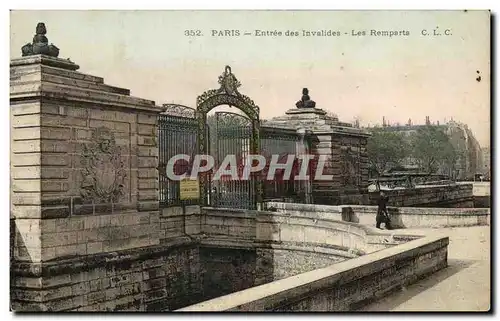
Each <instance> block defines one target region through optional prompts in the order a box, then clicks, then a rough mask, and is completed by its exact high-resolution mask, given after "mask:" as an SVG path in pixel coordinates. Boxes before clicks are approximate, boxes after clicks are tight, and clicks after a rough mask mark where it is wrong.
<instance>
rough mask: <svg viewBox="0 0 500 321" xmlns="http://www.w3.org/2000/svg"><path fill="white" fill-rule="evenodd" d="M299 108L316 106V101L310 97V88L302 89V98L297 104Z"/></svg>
mask: <svg viewBox="0 0 500 321" xmlns="http://www.w3.org/2000/svg"><path fill="white" fill-rule="evenodd" d="M295 106H297V108H315V107H316V102H315V101H314V100H311V98H310V97H309V89H307V88H304V89H302V98H301V99H300V100H299V101H298V102H297V103H296V104H295Z"/></svg>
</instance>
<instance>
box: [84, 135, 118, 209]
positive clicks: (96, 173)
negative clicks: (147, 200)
mask: <svg viewBox="0 0 500 321" xmlns="http://www.w3.org/2000/svg"><path fill="white" fill-rule="evenodd" d="M82 167H83V169H82V172H81V174H82V184H81V189H80V193H81V196H82V197H83V199H84V200H88V201H94V202H96V203H111V202H117V201H118V199H119V198H120V197H121V196H122V195H123V189H124V181H125V177H126V176H127V173H126V171H125V169H124V164H123V161H122V160H121V153H120V148H119V147H118V146H117V145H116V142H115V137H114V135H113V133H112V132H111V131H110V130H109V129H107V128H104V127H101V128H97V129H95V130H94V132H93V133H92V138H91V141H90V142H89V143H87V144H85V145H84V149H83V154H82Z"/></svg>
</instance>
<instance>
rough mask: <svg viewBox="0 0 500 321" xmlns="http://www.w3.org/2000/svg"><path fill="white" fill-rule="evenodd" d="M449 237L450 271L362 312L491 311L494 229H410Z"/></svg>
mask: <svg viewBox="0 0 500 321" xmlns="http://www.w3.org/2000/svg"><path fill="white" fill-rule="evenodd" d="M407 231H408V232H411V233H415V234H420V235H422V234H429V233H433V234H434V233H436V234H438V235H443V236H449V237H450V244H449V247H448V267H447V268H445V269H443V270H441V271H438V272H437V273H435V274H433V275H432V276H430V277H429V278H426V279H424V280H421V281H419V282H417V283H416V284H412V285H410V286H408V287H407V288H406V289H405V290H403V291H401V292H397V293H394V294H390V295H389V296H388V297H386V298H383V299H380V300H378V301H377V302H374V303H372V304H370V305H368V306H365V307H364V308H362V309H360V311H442V312H445V311H488V310H489V308H490V291H491V289H490V226H474V227H460V228H441V229H408V230H405V233H406V232H407Z"/></svg>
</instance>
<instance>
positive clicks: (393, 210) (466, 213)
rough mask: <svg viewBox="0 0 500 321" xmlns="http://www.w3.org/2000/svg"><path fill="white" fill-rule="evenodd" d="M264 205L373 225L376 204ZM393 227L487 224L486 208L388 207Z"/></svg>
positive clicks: (488, 215)
mask: <svg viewBox="0 0 500 321" xmlns="http://www.w3.org/2000/svg"><path fill="white" fill-rule="evenodd" d="M266 206H267V207H268V208H271V207H272V208H274V209H276V210H277V211H278V212H280V213H283V214H288V215H303V216H307V217H318V216H320V217H327V218H329V219H331V220H342V221H345V222H353V223H359V224H363V225H366V226H374V225H375V222H376V215H377V206H358V205H342V206H328V205H313V204H292V203H279V202H268V203H267V205H266ZM388 212H389V214H390V216H391V223H392V225H393V227H394V228H428V227H433V228H437V227H454V226H456V227H458V226H475V225H489V224H490V209H489V208H429V207H422V208H420V207H389V208H388Z"/></svg>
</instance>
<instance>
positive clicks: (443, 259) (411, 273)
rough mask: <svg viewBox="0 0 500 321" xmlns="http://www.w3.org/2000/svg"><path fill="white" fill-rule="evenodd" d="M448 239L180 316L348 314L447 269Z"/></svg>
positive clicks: (404, 247)
mask: <svg viewBox="0 0 500 321" xmlns="http://www.w3.org/2000/svg"><path fill="white" fill-rule="evenodd" d="M448 243H449V239H448V237H437V236H427V237H423V238H420V239H417V240H413V241H410V242H408V243H405V244H400V245H398V246H394V247H391V248H387V249H384V250H381V251H377V252H373V253H370V254H367V255H364V256H361V257H358V258H354V259H351V260H347V261H344V262H340V263H337V264H334V265H331V266H328V267H325V268H322V269H317V270H314V271H310V272H306V273H302V274H299V275H295V276H292V277H288V278H285V279H281V280H278V281H274V282H271V283H267V284H264V285H260V286H257V287H253V288H249V289H246V290H243V291H240V292H237V293H232V294H229V295H226V296H222V297H219V298H216V299H212V300H209V301H205V302H202V303H199V304H195V305H192V306H189V307H186V308H183V309H180V310H177V311H180V312H195V311H196V312H201V311H207V312H208V311H212V312H215V311H349V310H354V309H356V308H358V307H360V306H362V305H364V304H366V303H368V302H370V301H372V300H376V299H377V298H380V297H382V296H383V295H385V294H386V293H388V292H390V291H394V290H397V289H401V288H403V287H405V286H407V285H409V284H411V283H414V282H416V281H418V280H419V279H421V278H424V277H425V276H427V275H429V274H431V273H433V272H435V271H437V270H439V269H442V268H444V267H446V266H447V254H448V252H447V246H448Z"/></svg>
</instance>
